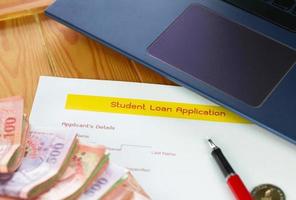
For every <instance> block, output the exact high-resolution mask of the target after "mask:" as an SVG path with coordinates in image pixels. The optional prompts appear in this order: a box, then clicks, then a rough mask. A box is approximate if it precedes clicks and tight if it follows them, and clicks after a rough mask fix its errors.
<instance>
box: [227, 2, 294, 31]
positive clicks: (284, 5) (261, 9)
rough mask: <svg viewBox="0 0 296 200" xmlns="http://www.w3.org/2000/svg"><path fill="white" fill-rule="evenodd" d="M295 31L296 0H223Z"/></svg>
mask: <svg viewBox="0 0 296 200" xmlns="http://www.w3.org/2000/svg"><path fill="white" fill-rule="evenodd" d="M223 1H225V2H228V3H231V4H233V5H235V6H237V7H239V8H242V9H244V10H247V11H249V12H251V13H253V14H255V15H257V16H260V17H263V18H265V19H267V20H269V21H271V22H273V23H274V24H277V25H279V26H281V27H283V28H286V29H288V30H290V31H293V32H296V0H223Z"/></svg>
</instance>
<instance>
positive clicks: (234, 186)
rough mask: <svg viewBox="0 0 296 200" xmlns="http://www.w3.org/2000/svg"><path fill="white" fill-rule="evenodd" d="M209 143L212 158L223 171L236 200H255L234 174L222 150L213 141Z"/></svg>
mask: <svg viewBox="0 0 296 200" xmlns="http://www.w3.org/2000/svg"><path fill="white" fill-rule="evenodd" d="M208 142H209V145H210V147H211V148H212V156H213V157H214V158H215V160H216V162H217V163H218V165H219V167H220V169H221V171H222V172H223V174H224V176H225V178H226V182H227V184H228V186H229V187H230V189H231V191H232V193H233V194H234V196H235V198H236V200H253V198H252V196H251V194H250V192H249V191H248V189H247V188H246V186H245V185H244V183H243V181H242V180H241V178H240V177H239V176H238V175H237V174H236V173H235V172H234V170H233V169H232V167H231V165H230V164H229V162H228V161H227V159H226V158H225V156H224V155H223V153H222V151H221V149H220V148H219V147H218V146H216V145H215V143H214V142H213V141H212V140H211V139H209V140H208Z"/></svg>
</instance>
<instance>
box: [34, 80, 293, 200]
mask: <svg viewBox="0 0 296 200" xmlns="http://www.w3.org/2000/svg"><path fill="white" fill-rule="evenodd" d="M195 105H196V106H195ZM108 106H109V107H108ZM122 107H125V108H122ZM193 107H194V109H191V110H190V109H187V110H186V109H185V108H193ZM170 108H171V110H170ZM182 108H184V110H180V109H182ZM177 109H179V111H177ZM117 111H118V112H117ZM182 112H183V113H182ZM225 113H226V114H225ZM225 113H224V111H223V110H222V111H221V110H220V107H218V106H216V105H215V104H213V103H211V102H210V101H208V100H206V99H204V98H203V97H201V96H199V95H197V94H195V93H193V92H190V91H188V90H187V89H184V88H182V87H178V86H164V85H156V84H142V83H128V82H116V81H98V80H82V79H65V78H54V77H41V78H40V81H39V86H38V89H37V93H36V96H35V100H34V105H33V108H32V112H31V116H30V123H31V125H32V126H35V127H38V126H41V127H42V126H45V127H48V126H50V127H52V128H63V129H72V130H73V131H75V132H77V133H78V134H79V136H80V139H81V140H82V141H83V142H86V143H94V144H103V145H105V146H107V148H108V149H109V150H110V153H111V160H112V161H113V162H115V163H117V164H119V165H121V166H125V167H127V168H128V169H130V170H131V171H133V173H134V175H135V177H136V179H137V180H138V181H139V183H140V184H141V185H142V186H143V188H144V189H145V190H146V191H147V193H148V194H149V195H151V197H152V199H156V200H184V199H186V200H187V199H190V200H191V199H205V200H216V199H219V200H224V199H225V200H228V199H233V196H232V194H231V192H230V191H229V189H228V187H227V185H226V183H225V179H224V177H223V175H222V173H221V172H220V170H219V168H218V166H217V164H216V163H215V161H214V159H213V158H212V157H211V155H210V148H209V146H208V144H207V141H206V140H207V138H212V139H213V140H214V142H215V143H217V145H218V146H220V147H221V148H222V149H223V151H224V153H225V155H226V157H227V158H228V160H229V161H230V163H231V164H232V166H233V168H234V170H235V171H236V172H237V173H239V174H240V176H241V178H242V179H243V180H244V182H245V184H246V185H247V187H248V188H249V189H250V190H251V189H252V188H254V187H255V186H257V185H259V184H262V183H271V184H274V185H277V186H278V187H280V188H282V189H283V191H284V192H285V194H286V196H287V199H296V193H295V187H296V173H295V169H296V146H295V145H293V144H291V143H289V142H287V141H285V140H283V139H281V138H279V137H278V136H276V135H274V134H271V133H270V132H268V131H266V130H264V129H262V128H260V127H258V126H256V125H253V124H248V123H240V122H244V121H243V120H242V121H240V120H239V119H236V118H235V117H234V118H233V116H232V115H231V114H230V113H229V112H225ZM189 114H190V115H189ZM182 116H185V117H183V118H182ZM188 116H191V118H190V117H188ZM198 117H199V120H198V119H197V118H198ZM215 120H216V121H215ZM227 120H229V121H230V122H225V121H227ZM237 122H239V123H237Z"/></svg>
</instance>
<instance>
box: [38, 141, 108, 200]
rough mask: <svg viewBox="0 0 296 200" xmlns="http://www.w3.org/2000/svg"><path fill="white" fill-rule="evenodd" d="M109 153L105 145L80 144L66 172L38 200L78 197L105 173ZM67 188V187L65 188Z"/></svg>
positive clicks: (64, 199) (61, 199)
mask: <svg viewBox="0 0 296 200" xmlns="http://www.w3.org/2000/svg"><path fill="white" fill-rule="evenodd" d="M108 160H109V155H108V154H107V153H106V149H105V147H103V146H98V147H91V146H86V145H79V147H78V152H77V153H76V154H75V156H74V157H73V159H72V161H71V162H70V165H69V166H68V168H67V170H66V172H65V174H64V175H63V176H62V177H61V178H60V179H59V181H58V183H57V184H56V185H55V186H54V187H53V188H51V189H50V190H49V191H48V192H46V193H44V194H42V195H41V196H40V197H38V198H37V199H38V200H69V199H77V197H78V196H80V195H81V194H82V193H83V192H84V191H85V190H86V189H87V188H88V187H89V186H90V185H91V183H92V182H93V181H94V180H95V178H96V177H97V176H99V175H100V174H101V173H103V172H104V171H105V169H106V167H107V165H108ZM65 188H67V189H66V190H65Z"/></svg>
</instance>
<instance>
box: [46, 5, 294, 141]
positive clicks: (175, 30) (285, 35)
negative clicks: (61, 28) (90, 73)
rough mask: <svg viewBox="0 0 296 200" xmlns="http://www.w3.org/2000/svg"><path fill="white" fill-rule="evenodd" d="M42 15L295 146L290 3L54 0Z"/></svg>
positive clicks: (292, 16)
mask: <svg viewBox="0 0 296 200" xmlns="http://www.w3.org/2000/svg"><path fill="white" fill-rule="evenodd" d="M46 13H47V15H48V16H50V17H52V18H53V19H55V20H57V21H59V22H61V23H63V24H65V25H67V26H69V27H71V28H73V29H75V30H77V31H79V32H81V33H83V34H85V35H86V36H88V37H90V38H92V39H94V40H96V41H98V42H101V43H103V44H105V45H107V46H109V47H111V48H113V49H115V50H116V51H119V52H120V53H122V54H124V55H126V56H128V57H129V58H131V59H134V60H136V61H138V62H140V63H142V64H144V65H145V66H147V67H149V68H151V69H153V70H154V71H156V72H158V73H160V74H162V75H164V76H166V77H167V78H168V79H170V80H172V81H174V82H176V83H178V84H180V85H182V86H184V87H186V88H189V89H190V90H193V91H195V92H197V93H199V94H201V95H203V96H205V97H207V98H208V99H210V100H212V101H214V102H216V103H218V104H220V105H222V106H224V107H226V108H228V109H230V110H232V111H234V112H236V113H238V114H239V115H241V116H243V117H245V118H247V119H249V120H251V121H252V122H254V123H256V124H258V125H260V126H262V127H264V128H267V129H268V130H270V131H272V132H273V133H275V134H277V135H279V136H281V137H283V138H285V139H287V140H289V141H291V142H293V143H296V126H295V123H296V67H295V65H296V63H295V62H296V1H295V0H182V1H180V0H99V1H97V0H83V1H81V0H57V1H56V2H55V3H54V4H53V5H52V6H50V7H49V8H48V10H47V11H46Z"/></svg>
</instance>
